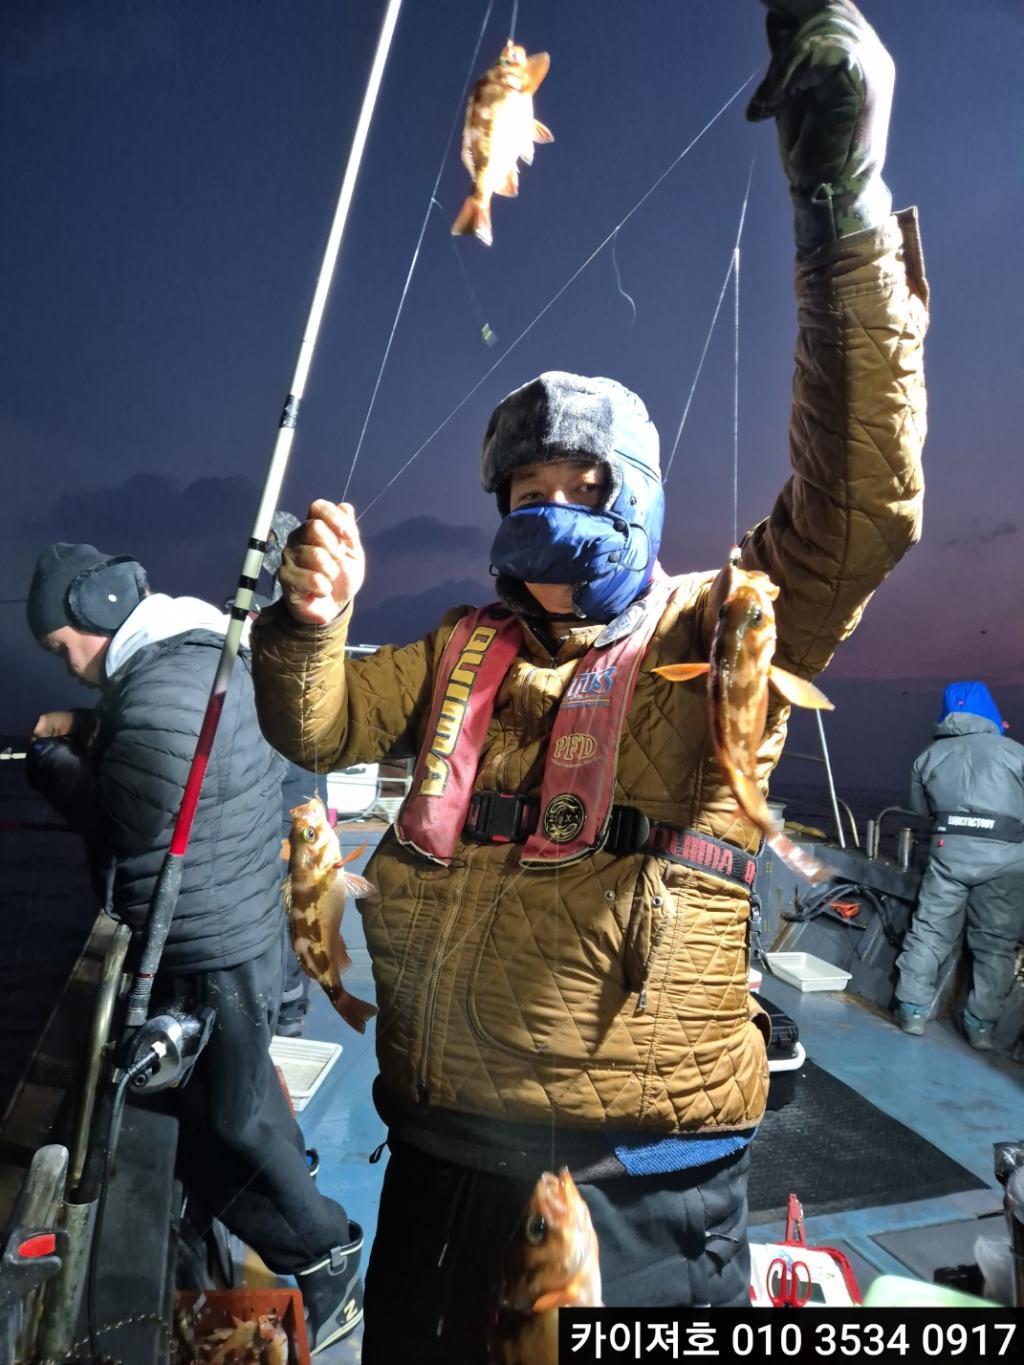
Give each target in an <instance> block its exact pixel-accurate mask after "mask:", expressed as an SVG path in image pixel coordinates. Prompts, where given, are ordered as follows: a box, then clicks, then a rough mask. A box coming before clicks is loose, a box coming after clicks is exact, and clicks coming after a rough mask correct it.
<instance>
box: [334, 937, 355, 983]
mask: <svg viewBox="0 0 1024 1365" xmlns="http://www.w3.org/2000/svg"><path fill="white" fill-rule="evenodd" d="M334 965H335V966H336V967H337V969H338V975H339V976H344V975H345V973H346V972H347V971H348V969H349V967H351V966H352V959H351V957H349V953H348V944H347V943H346V942H345V940H344V939H343V938H342V936H341V935H340V934H339V935H338V937H337V939H336V941H335V944H334Z"/></svg>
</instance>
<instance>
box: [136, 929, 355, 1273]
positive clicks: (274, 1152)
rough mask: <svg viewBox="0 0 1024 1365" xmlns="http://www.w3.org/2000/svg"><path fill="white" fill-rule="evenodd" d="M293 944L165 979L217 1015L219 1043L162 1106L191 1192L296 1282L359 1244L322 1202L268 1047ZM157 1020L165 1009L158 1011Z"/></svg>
mask: <svg viewBox="0 0 1024 1365" xmlns="http://www.w3.org/2000/svg"><path fill="white" fill-rule="evenodd" d="M283 950H284V944H283V941H282V940H281V939H280V938H279V939H278V940H277V941H276V942H275V943H274V944H273V945H272V946H271V947H270V948H268V949H267V951H266V952H265V953H263V954H262V956H260V957H257V958H255V959H253V961H251V962H243V963H242V964H241V965H240V966H238V967H231V968H229V969H228V970H227V971H217V972H201V973H198V974H196V975H190V976H181V977H164V976H163V975H161V976H158V977H157V980H156V984H155V988H154V1001H155V1002H156V1003H157V1005H158V1004H159V1003H160V1002H166V1001H167V1000H170V999H176V1000H181V1001H184V1002H186V1004H192V1005H195V1004H206V1005H211V1006H213V1008H214V1009H216V1011H217V1019H216V1022H215V1024H214V1026H213V1033H212V1036H211V1038H210V1041H209V1043H207V1045H206V1048H205V1049H204V1051H203V1052H202V1054H201V1055H200V1057H199V1060H198V1061H197V1062H196V1065H195V1069H194V1071H193V1072H192V1075H191V1077H190V1078H189V1080H188V1082H187V1083H186V1085H185V1086H184V1088H183V1089H181V1090H165V1091H161V1092H160V1093H158V1094H157V1095H155V1096H154V1097H153V1099H152V1101H149V1103H152V1104H153V1105H154V1106H156V1107H159V1108H160V1109H162V1110H163V1111H164V1112H165V1113H169V1114H172V1115H174V1117H175V1118H177V1119H178V1122H179V1136H178V1166H179V1172H180V1175H181V1179H182V1183H183V1184H184V1186H185V1189H186V1191H187V1192H188V1193H189V1194H190V1195H192V1196H193V1197H194V1198H195V1199H196V1200H197V1202H198V1203H199V1205H200V1206H201V1207H202V1209H203V1210H204V1212H205V1213H207V1214H208V1215H210V1216H211V1217H215V1218H219V1219H220V1220H221V1222H222V1223H224V1225H225V1226H226V1227H227V1228H228V1229H230V1231H231V1232H233V1233H235V1234H236V1235H237V1236H238V1237H240V1238H241V1239H242V1241H243V1242H245V1243H246V1244H247V1245H248V1246H251V1247H252V1248H253V1250H254V1251H256V1252H257V1253H258V1254H259V1255H260V1256H261V1257H262V1258H263V1260H264V1261H265V1262H266V1263H267V1265H268V1266H269V1267H270V1269H271V1270H273V1271H274V1272H275V1273H276V1274H278V1275H293V1274H294V1273H295V1272H296V1271H297V1270H300V1269H302V1268H303V1267H305V1266H308V1265H309V1264H310V1263H311V1262H313V1261H315V1260H317V1259H318V1258H319V1257H320V1256H321V1255H322V1254H323V1253H324V1252H325V1251H328V1250H330V1248H331V1247H334V1246H343V1245H344V1244H345V1243H346V1242H348V1241H350V1240H351V1239H350V1237H349V1224H348V1218H347V1216H346V1214H345V1210H344V1209H343V1208H342V1207H341V1205H340V1204H338V1203H336V1202H335V1201H334V1200H333V1199H328V1198H327V1197H326V1195H323V1194H321V1193H320V1191H319V1190H318V1189H317V1187H316V1185H315V1183H314V1181H313V1180H312V1178H311V1176H310V1174H309V1167H308V1165H307V1162H306V1155H305V1143H304V1141H303V1137H302V1132H301V1131H300V1129H299V1125H298V1124H297V1123H296V1121H295V1119H294V1117H293V1116H292V1113H291V1110H290V1108H289V1106H288V1101H287V1099H286V1098H285V1094H284V1091H283V1089H282V1088H281V1083H280V1081H279V1080H278V1077H277V1072H276V1071H275V1070H274V1066H273V1063H272V1062H271V1060H270V1054H269V1052H268V1050H267V1049H268V1048H269V1046H270V1038H271V1034H272V1032H273V1027H274V1023H275V1021H276V1017H277V1009H278V1004H279V1001H280V998H281V982H282V974H283V966H284V963H283ZM154 1012H155V1010H154Z"/></svg>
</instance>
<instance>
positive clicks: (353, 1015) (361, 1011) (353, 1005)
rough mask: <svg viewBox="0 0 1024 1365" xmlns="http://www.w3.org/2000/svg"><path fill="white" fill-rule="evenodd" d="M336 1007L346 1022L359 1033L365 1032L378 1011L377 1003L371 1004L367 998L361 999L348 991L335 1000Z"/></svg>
mask: <svg viewBox="0 0 1024 1365" xmlns="http://www.w3.org/2000/svg"><path fill="white" fill-rule="evenodd" d="M334 1008H335V1009H336V1010H337V1011H338V1013H339V1014H340V1015H341V1017H342V1019H344V1021H345V1023H346V1024H348V1025H350V1026H351V1027H352V1028H354V1029H355V1031H356V1032H357V1033H365V1032H366V1025H367V1023H368V1022H369V1021H370V1020H371V1019H372V1018H373V1016H374V1015H375V1014H376V1013H377V1006H376V1005H371V1004H370V1003H369V1001H367V1000H360V998H359V996H358V995H350V994H349V992H348V991H344V992H343V993H342V995H341V996H340V997H339V999H337V1000H335V1002H334Z"/></svg>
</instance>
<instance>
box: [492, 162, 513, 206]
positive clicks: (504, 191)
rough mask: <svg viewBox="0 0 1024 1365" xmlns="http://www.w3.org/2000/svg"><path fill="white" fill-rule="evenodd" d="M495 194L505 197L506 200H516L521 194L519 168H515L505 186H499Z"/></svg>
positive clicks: (509, 174) (507, 178)
mask: <svg viewBox="0 0 1024 1365" xmlns="http://www.w3.org/2000/svg"><path fill="white" fill-rule="evenodd" d="M494 193H495V194H501V195H504V197H505V198H506V199H515V198H517V196H518V194H519V167H518V166H513V167H512V169H511V170H510V171H509V173H508V176H507V177H506V179H505V183H504V185H501V186H499V188H498V189H496V190H495V191H494Z"/></svg>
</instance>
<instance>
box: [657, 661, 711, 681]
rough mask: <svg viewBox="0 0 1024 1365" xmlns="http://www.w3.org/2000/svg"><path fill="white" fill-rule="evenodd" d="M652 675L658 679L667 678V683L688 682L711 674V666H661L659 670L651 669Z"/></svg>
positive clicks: (706, 664) (705, 664)
mask: <svg viewBox="0 0 1024 1365" xmlns="http://www.w3.org/2000/svg"><path fill="white" fill-rule="evenodd" d="M651 672H652V673H657V675H658V677H659V678H667V679H668V681H669V682H690V680H691V679H693V678H700V677H702V676H703V675H704V674H705V673H710V672H711V665H710V664H708V663H704V664H663V665H662V666H661V668H653V669H652V670H651Z"/></svg>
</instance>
